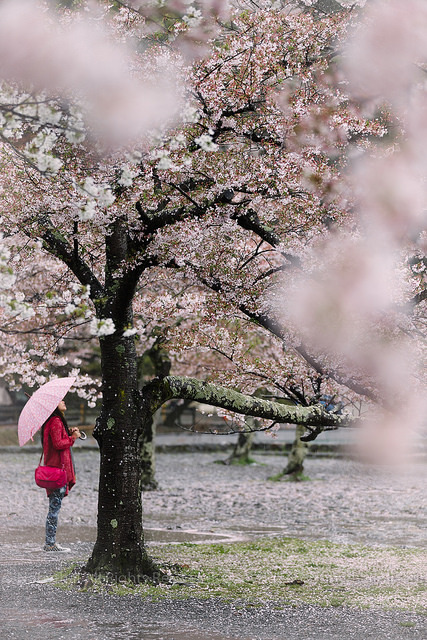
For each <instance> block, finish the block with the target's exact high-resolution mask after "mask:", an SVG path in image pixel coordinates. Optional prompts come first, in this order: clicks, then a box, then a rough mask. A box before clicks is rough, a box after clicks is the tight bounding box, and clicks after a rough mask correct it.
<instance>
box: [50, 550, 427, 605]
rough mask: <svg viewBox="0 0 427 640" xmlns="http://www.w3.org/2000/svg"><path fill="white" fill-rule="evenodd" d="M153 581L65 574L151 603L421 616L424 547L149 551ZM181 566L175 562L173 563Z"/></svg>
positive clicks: (68, 583)
mask: <svg viewBox="0 0 427 640" xmlns="http://www.w3.org/2000/svg"><path fill="white" fill-rule="evenodd" d="M151 553H152V556H153V558H154V560H155V561H156V563H157V564H158V565H159V567H160V568H161V573H159V575H158V576H157V578H156V579H155V581H154V582H153V581H151V582H144V583H141V584H137V585H134V584H132V583H130V582H127V581H126V580H124V579H123V580H121V581H120V580H117V581H115V582H111V581H110V582H106V581H105V580H103V579H100V578H93V577H90V578H86V581H83V582H82V579H81V576H80V577H77V574H75V573H70V574H69V575H68V576H64V575H61V576H60V577H59V576H58V577H59V581H58V582H57V584H58V585H62V586H65V588H76V587H77V588H82V589H83V590H94V591H105V590H107V591H108V592H109V593H115V594H128V593H132V594H140V595H141V596H142V597H151V598H155V599H157V598H221V599H223V600H226V601H236V600H238V601H242V602H244V603H245V604H252V605H261V604H264V603H266V602H274V603H276V604H277V605H293V606H300V605H303V604H312V605H320V606H325V607H340V606H346V607H358V608H360V607H373V608H381V609H400V610H406V611H414V612H417V613H422V612H425V610H426V604H427V595H426V591H427V589H426V583H425V580H424V574H425V564H426V555H427V554H426V552H425V551H424V550H423V549H414V548H411V549H402V548H394V547H366V546H362V545H342V544H333V543H330V542H327V541H314V542H312V541H307V540H299V539H293V538H269V539H257V540H255V541H253V542H246V543H232V544H224V543H221V544H218V543H216V544H191V543H183V544H174V545H172V544H171V545H165V546H157V547H152V550H151ZM177 562H178V564H177Z"/></svg>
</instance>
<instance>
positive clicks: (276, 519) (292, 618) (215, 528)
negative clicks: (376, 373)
mask: <svg viewBox="0 0 427 640" xmlns="http://www.w3.org/2000/svg"><path fill="white" fill-rule="evenodd" d="M97 457H98V454H97V452H96V451H91V450H81V451H78V452H76V454H75V466H76V470H77V476H78V483H77V485H76V487H75V488H73V490H72V492H71V494H70V496H69V497H68V498H67V499H66V500H65V501H64V504H63V509H62V511H61V515H60V524H59V529H58V539H59V541H60V542H63V543H67V544H69V546H71V547H72V554H71V557H72V558H73V559H78V560H82V559H84V558H85V557H87V555H88V554H89V552H90V548H91V544H92V543H93V541H94V536H95V524H96V501H97ZM221 457H223V456H222V454H218V453H217V454H212V453H210V454H207V453H199V454H160V455H159V456H158V459H157V479H158V481H159V484H160V490H159V491H155V492H149V493H146V494H145V496H144V513H145V516H144V518H145V527H146V532H147V539H148V541H149V544H150V545H153V544H157V543H159V542H162V541H166V540H176V541H181V540H193V539H219V538H221V537H229V538H231V539H232V538H242V537H243V538H247V537H253V536H257V535H282V534H284V535H290V536H298V537H307V538H325V539H329V540H331V541H334V542H346V543H349V542H350V543H351V542H363V543H366V544H370V545H378V544H380V545H383V544H387V545H390V544H391V545H402V546H423V545H425V541H426V528H427V519H426V509H425V506H426V497H425V486H426V476H427V468H426V466H425V465H423V464H414V465H413V467H412V468H410V469H406V470H405V471H404V472H402V473H400V474H399V475H398V474H396V472H391V471H379V470H374V469H371V468H368V467H365V466H362V465H360V464H358V463H355V462H351V461H348V460H343V459H335V458H310V459H309V460H307V464H306V473H307V475H308V476H309V477H310V478H311V481H310V482H303V483H290V482H281V483H273V482H270V481H268V477H269V476H270V475H273V474H275V473H277V472H278V471H280V470H281V469H282V468H283V464H284V460H283V458H281V457H280V456H273V455H256V458H257V461H258V462H259V464H257V465H255V466H251V467H228V466H224V465H221V464H215V461H216V460H217V459H218V458H221ZM37 462H38V456H37V455H36V454H27V453H4V452H1V453H0V464H1V469H2V473H1V480H0V505H1V509H0V512H1V515H2V517H1V520H0V542H1V543H2V555H1V559H0V576H1V591H0V597H1V605H2V620H3V622H2V630H3V635H4V637H10V638H16V639H19V640H21V638H24V637H25V638H27V637H29V634H30V636H31V638H32V640H38V639H39V638H40V639H41V638H43V639H44V640H51V639H52V640H53V639H54V638H55V640H58V639H59V638H64V639H65V640H74V639H79V638H85V640H101V638H106V639H107V640H116V639H117V640H118V639H119V638H120V639H121V638H124V637H126V638H129V639H135V640H137V639H141V640H142V639H144V640H154V639H156V640H162V638H163V639H164V640H181V639H184V638H185V639H186V640H202V639H203V640H222V639H225V638H240V640H244V639H245V638H248V639H250V640H257V639H260V640H267V639H279V638H280V639H281V638H283V639H284V640H285V639H286V640H294V639H295V640H296V639H297V638H298V640H310V639H311V638H313V639H314V638H316V640H329V639H331V640H332V639H338V638H342V637H345V636H347V638H349V639H353V638H355V639H356V638H357V639H359V638H361V639H362V638H363V639H365V638H367V639H370V638H372V639H374V638H375V640H381V639H384V640H386V639H390V640H406V638H408V639H409V638H414V639H415V638H416V639H417V640H418V639H421V638H425V637H426V636H425V633H424V629H423V618H422V617H421V616H416V615H412V614H405V613H399V612H384V611H377V612H375V611H354V610H346V609H342V608H340V609H320V608H316V607H304V608H298V609H293V608H291V607H288V608H283V609H281V610H277V609H274V608H272V607H269V606H266V607H262V608H260V609H256V610H252V609H250V610H248V609H245V610H243V612H242V610H240V609H237V608H236V607H234V606H233V605H224V604H223V603H220V602H218V601H210V602H204V601H185V602H172V603H171V602H162V603H159V602H144V603H143V604H141V601H140V600H138V599H136V598H131V597H126V598H120V599H119V598H114V597H112V596H109V597H105V596H97V595H93V594H92V595H89V594H73V595H72V596H71V595H70V594H67V593H64V592H58V590H56V589H54V588H52V587H51V586H50V585H49V584H38V583H37V581H38V580H41V579H43V578H46V577H48V576H50V575H52V572H53V571H54V569H56V568H58V567H60V566H62V565H63V564H64V563H65V562H67V561H69V559H70V556H68V557H67V558H62V557H60V558H52V557H46V556H47V555H48V554H44V553H43V552H41V551H40V548H41V544H42V541H43V528H44V519H45V513H46V504H47V501H46V497H45V494H44V491H43V490H41V489H38V488H37V487H36V486H35V485H34V482H33V472H34V467H35V466H36V465H37ZM71 598H72V601H71ZM424 622H425V620H424Z"/></svg>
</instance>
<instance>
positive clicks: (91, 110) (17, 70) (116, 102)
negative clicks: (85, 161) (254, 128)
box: [0, 0, 179, 144]
mask: <svg viewBox="0 0 427 640" xmlns="http://www.w3.org/2000/svg"><path fill="white" fill-rule="evenodd" d="M98 10H99V11H100V8H98ZM177 75H179V74H177V69H176V68H175V63H174V60H173V59H172V56H171V55H170V54H167V53H166V52H163V53H162V56H161V58H155V56H154V54H152V56H151V59H150V54H147V55H146V56H145V60H144V63H142V61H141V59H140V58H139V57H138V56H137V55H136V54H135V52H133V51H132V50H131V48H130V47H127V46H126V45H125V44H124V43H123V42H120V40H119V39H118V38H117V37H115V35H114V33H113V31H112V28H111V27H110V28H109V27H107V24H106V21H104V20H103V19H102V15H100V14H99V13H97V12H96V11H93V12H92V11H89V10H88V11H86V12H84V13H81V12H80V13H77V14H76V15H75V16H74V14H70V16H69V17H68V19H67V20H66V21H65V20H63V21H62V22H60V21H59V19H58V17H57V16H56V14H55V13H54V12H53V11H52V10H51V9H49V5H47V4H45V3H43V2H37V1H36V0H4V1H3V2H1V3H0V76H1V78H2V79H3V80H5V81H7V82H12V83H16V82H18V83H19V84H20V85H22V86H23V87H24V88H25V89H28V90H31V91H35V92H39V91H45V92H47V94H48V95H50V96H55V97H56V96H61V97H62V98H65V99H74V100H76V99H77V100H78V101H79V102H80V104H81V105H82V108H83V111H84V112H85V113H86V116H87V118H88V122H89V124H90V126H91V128H92V130H93V131H94V132H95V134H97V135H99V136H102V137H103V139H104V140H105V141H106V142H109V143H113V144H117V143H120V144H126V142H127V141H128V140H127V139H128V138H135V137H138V136H139V135H141V134H143V133H144V132H145V131H146V130H147V129H150V128H152V127H155V126H158V125H159V124H161V123H163V122H164V121H165V120H167V119H168V118H170V117H171V116H173V115H174V114H175V113H176V111H177V109H178V108H179V101H178V96H177V92H176V85H177Z"/></svg>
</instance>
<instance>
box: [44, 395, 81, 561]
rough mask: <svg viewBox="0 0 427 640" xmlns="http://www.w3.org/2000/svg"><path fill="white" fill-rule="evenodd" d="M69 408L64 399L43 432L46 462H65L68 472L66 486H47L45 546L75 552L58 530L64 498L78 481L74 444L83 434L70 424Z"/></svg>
mask: <svg viewBox="0 0 427 640" xmlns="http://www.w3.org/2000/svg"><path fill="white" fill-rule="evenodd" d="M66 410H67V407H66V404H65V402H64V400H61V402H60V403H59V404H58V407H57V408H56V409H55V411H54V412H53V413H52V414H51V415H50V417H49V418H48V419H47V420H46V422H45V423H44V424H43V426H42V431H41V439H42V444H43V453H44V463H45V465H47V466H50V467H62V465H64V468H65V471H66V474H67V483H66V484H65V485H64V486H63V487H60V488H59V489H46V493H47V495H48V498H49V511H48V514H47V518H46V541H45V545H44V547H43V549H44V550H45V551H62V552H68V551H71V549H67V548H66V547H61V545H59V544H58V543H57V542H56V529H57V526H58V515H59V510H60V509H61V505H62V499H63V498H64V497H65V496H66V495H68V492H69V490H70V489H71V488H72V487H73V486H74V485H75V484H76V476H75V473H74V467H73V460H72V457H71V447H72V446H73V444H74V442H75V441H76V440H77V438H79V437H80V435H81V434H80V431H79V429H78V427H73V428H71V429H70V428H69V427H68V425H67V421H66V420H65V416H64V412H65V411H66Z"/></svg>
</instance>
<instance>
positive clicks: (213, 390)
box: [145, 376, 356, 437]
mask: <svg viewBox="0 0 427 640" xmlns="http://www.w3.org/2000/svg"><path fill="white" fill-rule="evenodd" d="M145 391H146V392H148V394H149V396H150V397H151V410H152V411H155V410H156V409H158V408H159V407H160V406H161V405H162V404H163V403H164V402H166V401H167V400H172V399H173V398H180V399H184V400H193V401H196V402H202V403H206V404H210V405H212V406H215V407H221V408H222V409H226V410H228V411H233V412H235V413H239V414H241V415H247V416H253V417H254V418H264V419H267V420H273V421H274V422H278V423H286V424H300V425H303V426H305V427H306V428H307V429H308V431H309V432H310V433H309V436H306V437H313V434H315V435H314V437H316V436H317V435H318V434H319V433H321V432H322V431H324V430H325V429H328V428H329V429H331V428H332V429H338V428H339V427H349V426H354V425H355V423H356V420H355V419H354V418H352V417H351V416H348V415H337V414H334V413H329V412H327V411H325V409H324V408H323V407H322V406H321V405H312V406H309V407H301V406H290V405H285V404H281V403H279V402H273V401H271V400H264V399H262V398H257V397H254V396H249V395H245V394H243V393H240V392H239V391H235V390H233V389H227V388H225V387H221V386H218V385H216V384H212V383H211V382H203V381H200V380H197V379H196V378H187V377H184V376H166V377H165V378H155V379H154V380H152V381H151V382H150V383H148V385H147V386H146V387H145Z"/></svg>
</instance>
